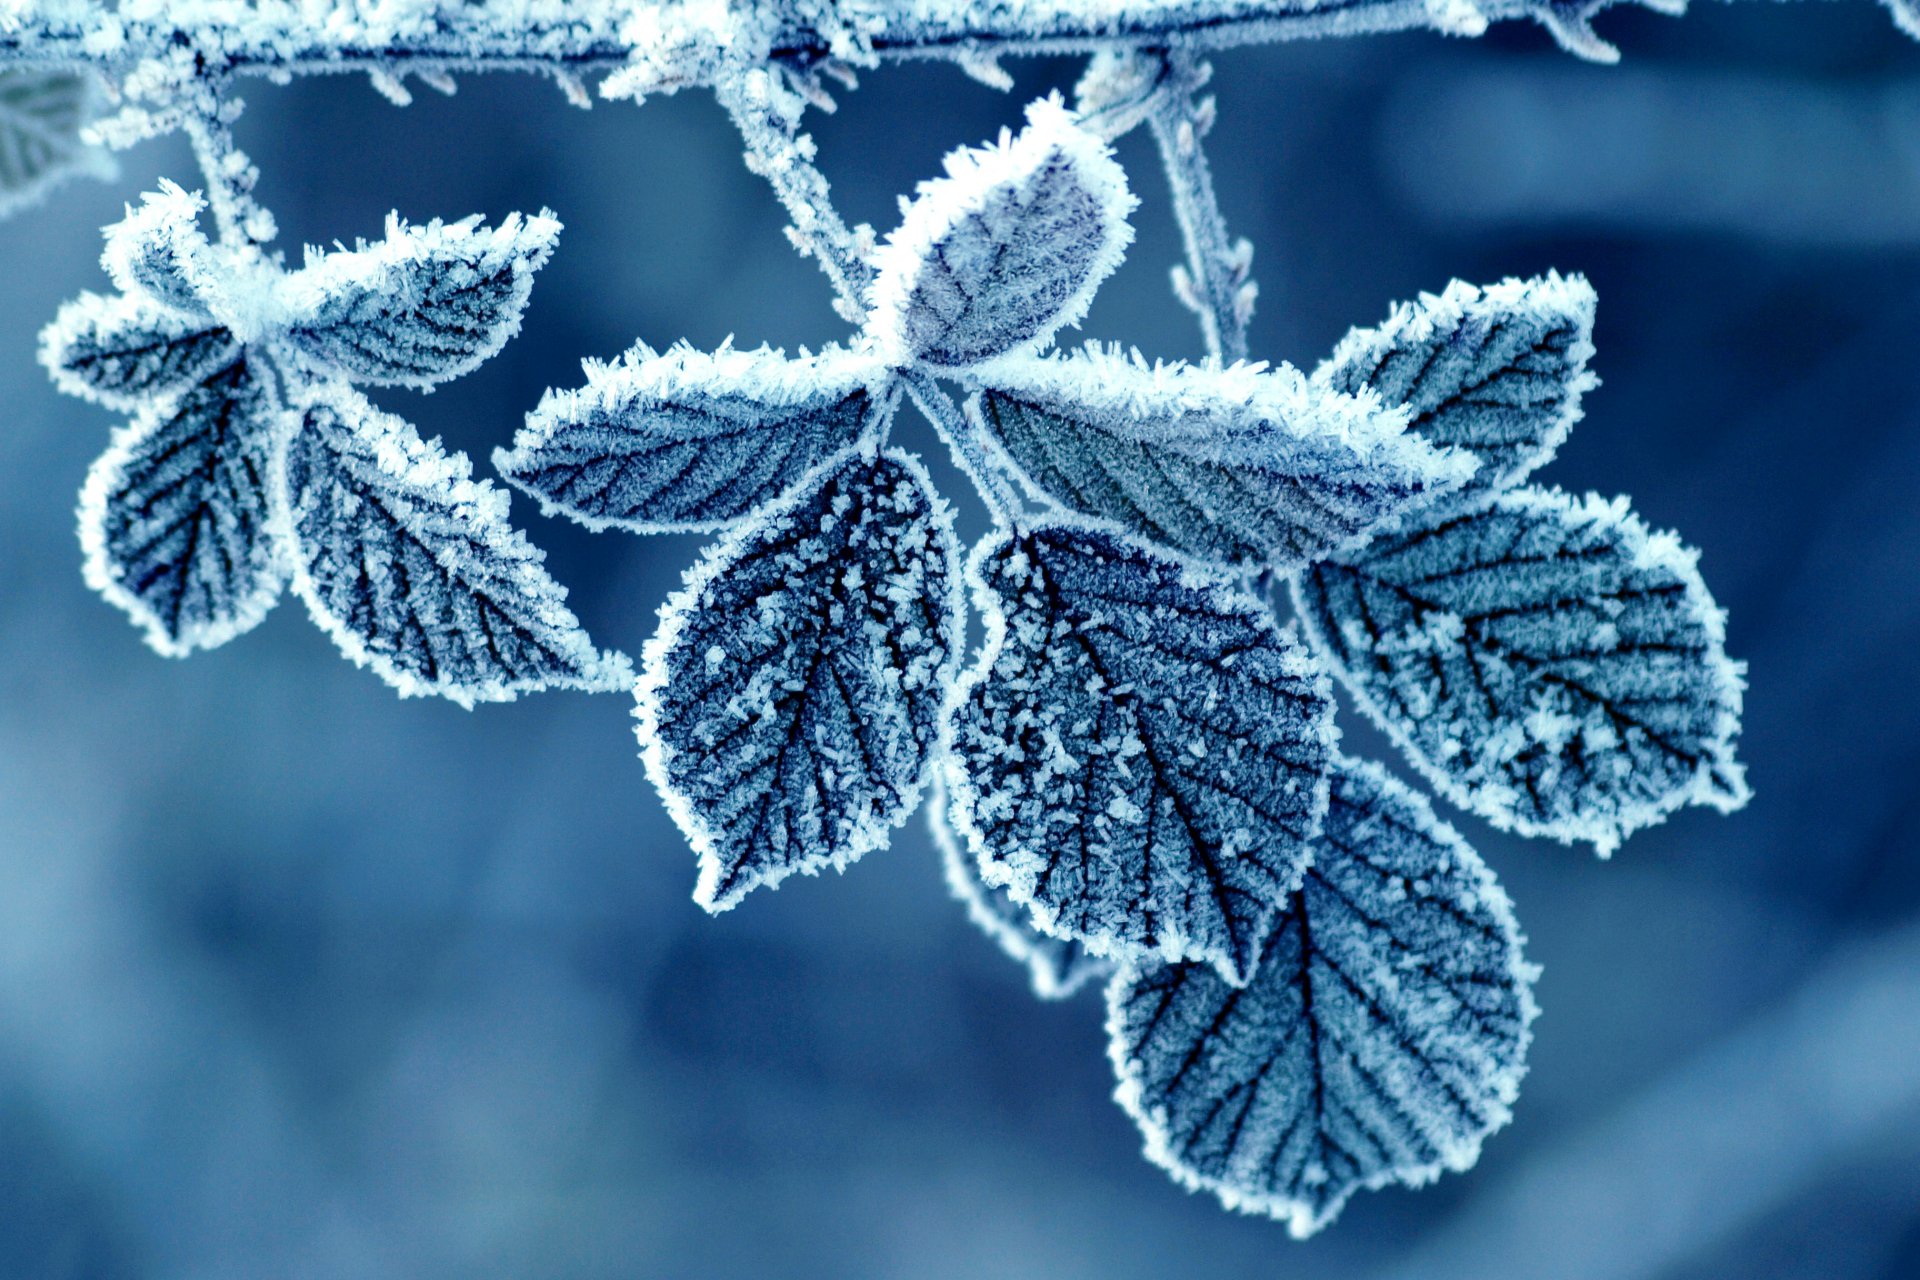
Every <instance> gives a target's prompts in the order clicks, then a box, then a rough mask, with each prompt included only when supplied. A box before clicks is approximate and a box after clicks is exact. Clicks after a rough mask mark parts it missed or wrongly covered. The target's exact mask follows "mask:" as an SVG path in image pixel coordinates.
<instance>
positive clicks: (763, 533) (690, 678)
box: [636, 450, 960, 911]
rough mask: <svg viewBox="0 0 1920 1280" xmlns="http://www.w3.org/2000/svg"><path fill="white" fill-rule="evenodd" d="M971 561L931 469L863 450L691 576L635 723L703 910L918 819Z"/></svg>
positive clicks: (662, 634) (732, 539)
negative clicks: (914, 815)
mask: <svg viewBox="0 0 1920 1280" xmlns="http://www.w3.org/2000/svg"><path fill="white" fill-rule="evenodd" d="M955 557H956V550H955V544H954V539H953V519H952V515H951V513H950V512H949V511H948V510H947V507H946V504H945V503H944V502H942V501H941V500H940V498H939V496H938V495H937V494H936V493H935V492H934V490H933V487H932V482H931V481H930V480H928V478H927V475H926V472H925V471H924V470H923V469H922V468H921V466H920V464H919V463H918V462H917V461H915V460H914V459H913V458H911V457H909V456H908V455H906V454H904V453H899V452H894V451H889V452H886V453H883V454H880V455H879V456H877V457H875V456H871V455H870V454H868V453H867V452H866V451H864V450H852V451H849V452H847V453H845V454H843V455H842V456H841V457H839V458H837V459H833V460H830V461H829V462H828V463H826V464H825V465H824V466H823V467H822V468H821V469H820V471H819V473H818V474H817V475H816V476H815V478H814V479H813V480H812V481H810V482H808V483H806V484H804V485H803V486H802V487H801V489H800V490H799V491H798V492H796V493H795V494H794V495H793V496H792V497H790V498H788V499H787V500H786V501H785V502H783V503H781V504H780V505H778V506H777V507H775V508H773V509H772V510H770V511H769V512H767V513H766V515H765V516H764V517H763V518H761V519H760V520H758V521H756V522H754V523H753V524H750V525H747V526H744V527H742V528H741V529H739V530H738V531H736V532H735V533H733V534H731V535H729V536H728V537H726V538H724V539H722V540H721V541H720V542H718V543H716V544H714V545H713V546H712V547H710V548H709V549H708V551H707V553H706V555H705V556H704V557H703V558H702V559H701V561H700V563H699V564H698V565H696V566H695V567H694V568H693V569H692V570H691V571H690V572H689V573H688V574H687V582H686V586H685V587H684V588H683V589H682V590H681V591H679V592H678V593H677V594H675V595H674V597H673V598H672V599H671V600H670V601H668V603H667V605H666V607H665V608H664V609H662V610H661V621H660V630H659V631H658V632H657V633H656V634H655V635H654V637H653V639H652V640H651V641H650V642H649V643H648V645H647V650H646V659H645V662H644V669H643V671H642V674H641V678H640V684H639V686H638V689H637V695H638V704H639V705H638V710H637V712H636V715H637V719H638V724H639V730H638V731H639V736H640V742H641V745H642V748H643V755H644V758H645V760H646V765H647V774H648V776H649V777H650V778H652V779H653V783H654V785H655V786H656V787H658V788H659V789H660V793H661V795H662V796H663V797H665V799H666V802H667V809H668V812H670V813H671V814H672V815H673V817H674V820H675V821H676V822H678V823H679V824H680V829H681V830H682V831H684V832H685V833H686V835H687V838H688V840H689V841H691V843H692V844H693V848H694V852H695V853H696V854H698V855H699V858H700V879H699V884H698V886H697V887H696V888H695V890H694V899H695V901H697V902H699V903H700V904H701V905H702V906H704V907H706V908H707V909H708V910H710V911H724V910H726V909H727V908H728V907H731V906H733V905H735V904H736V903H738V902H739V901H740V899H741V898H742V897H744V896H745V895H746V893H747V891H748V890H750V889H752V888H754V887H756V886H759V885H766V886H768V887H771V886H773V885H776V884H778V883H780V881H782V880H784V879H785V878H786V877H788V876H790V875H792V874H794V873H795V872H803V873H806V874H810V875H811V874H815V873H818V872H819V871H820V870H821V869H823V868H826V867H832V868H833V869H835V870H836V871H838V870H844V869H845V868H846V866H847V865H848V864H849V863H851V862H853V861H854V860H855V859H856V858H858V857H860V855H861V854H863V853H866V852H868V851H870V850H872V849H877V848H879V847H881V846H882V845H884V844H885V843H886V841H887V839H888V836H889V833H890V832H891V830H892V828H894V827H895V826H898V825H899V824H900V823H901V822H903V821H904V820H905V819H906V817H907V815H908V814H909V813H911V812H912V810H913V807H914V805H915V804H916V803H917V802H918V801H919V798H920V791H921V788H922V787H923V786H924V785H925V784H926V776H927V767H928V761H929V759H930V758H931V756H932V752H933V748H934V742H935V738H936V737H937V733H938V729H939V713H940V706H941V700H942V698H943V697H944V695H945V693H946V689H947V687H948V685H949V683H950V682H951V679H952V672H953V663H954V656H955V654H956V653H957V651H958V649H959V642H960V613H959V598H958V589H957V580H958V574H957V568H956V564H955Z"/></svg>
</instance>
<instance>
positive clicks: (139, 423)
mask: <svg viewBox="0 0 1920 1280" xmlns="http://www.w3.org/2000/svg"><path fill="white" fill-rule="evenodd" d="M228 355H229V357H233V352H232V351H231V349H229V351H228ZM277 417H278V409H277V407H276V405H275V401H274V397H273V393H272V391H271V389H270V388H269V387H268V385H267V384H266V383H265V382H264V381H263V380H262V379H261V377H260V376H259V374H258V373H257V372H256V371H255V370H254V369H253V367H252V366H251V365H250V364H249V363H248V362H247V360H246V359H244V358H229V359H227V360H226V361H225V362H224V363H223V364H221V365H220V366H219V367H218V368H216V369H213V370H211V371H208V372H205V373H204V374H203V375H202V376H201V377H200V378H199V380H198V381H196V382H194V383H193V384H192V385H191V386H190V387H189V388H188V389H187V391H186V392H185V394H184V395H181V396H179V397H177V398H176V399H173V400H166V401H162V402H161V407H158V408H154V409H150V410H147V411H145V412H143V413H141V414H140V415H139V416H137V417H135V418H134V419H133V421H132V422H130V423H128V424H127V425H126V426H124V427H122V428H120V430H119V431H118V432H116V433H115V434H114V438H113V443H112V445H110V446H109V447H108V449H107V451H106V452H105V453H103V454H102V455H100V457H99V459H98V460H97V461H95V462H94V464H93V468H92V470H90V471H89V472H88V473H87V481H86V484H85V486H84V487H83V488H82V489H81V493H80V543H81V547H82V548H83V550H84V551H85V553H86V562H85V569H86V579H87V585H88V586H90V587H92V588H93V589H94V590H96V591H98V592H100V593H101V594H102V595H103V596H105V597H106V598H107V599H108V600H109V601H110V602H112V603H113V604H115V605H117V606H118V607H120V608H121V609H124V610H125V611H126V612H127V613H128V614H129V615H131V616H132V618H133V619H134V621H135V622H137V623H139V624H140V626H141V628H142V629H143V630H144V631H145V632H146V636H147V643H149V644H150V645H152V646H153V647H154V648H155V649H157V650H158V651H159V652H161V653H163V654H167V655H169V656H171V657H183V656H185V655H186V654H188V653H190V652H192V651H193V650H195V649H210V648H213V647H214V646H216V645H220V644H224V643H225V642H226V641H228V640H230V639H232V638H233V637H234V636H236V635H239V634H240V633H241V632H243V631H246V630H248V629H249V628H251V627H253V626H254V625H255V624H256V623H258V622H259V621H260V619H262V618H264V617H265V616H266V615H267V611H268V610H269V609H271V608H272V607H273V605H274V602H275V601H276V600H278V599H279V596H280V589H281V587H282V586H283V585H284V583H285V581H286V577H287V563H286V554H285V551H284V549H283V547H282V545H281V543H280V542H279V540H278V538H277V537H276V535H275V533H274V531H273V529H272V526H271V521H270V518H269V504H268V497H267V495H268V489H267V483H268V470H269V465H268V464H269V459H270V457H271V455H272V452H273V446H274V442H275V433H276V432H277V430H278V425H277Z"/></svg>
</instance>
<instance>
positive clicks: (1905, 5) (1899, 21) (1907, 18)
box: [1886, 0, 1920, 40]
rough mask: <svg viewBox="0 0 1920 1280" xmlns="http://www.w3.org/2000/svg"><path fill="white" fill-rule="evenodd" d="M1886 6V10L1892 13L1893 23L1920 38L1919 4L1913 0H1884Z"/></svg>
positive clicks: (1917, 38)
mask: <svg viewBox="0 0 1920 1280" xmlns="http://www.w3.org/2000/svg"><path fill="white" fill-rule="evenodd" d="M1886 6H1887V12H1889V13H1891V14H1892V15H1893V21H1894V25H1895V26H1897V27H1899V28H1900V29H1901V30H1902V31H1904V32H1906V33H1907V34H1908V35H1910V36H1912V37H1913V38H1914V39H1916V40H1920V4H1916V3H1915V0H1886Z"/></svg>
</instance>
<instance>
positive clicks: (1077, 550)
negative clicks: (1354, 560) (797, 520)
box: [947, 522, 1334, 983]
mask: <svg viewBox="0 0 1920 1280" xmlns="http://www.w3.org/2000/svg"><path fill="white" fill-rule="evenodd" d="M968 573H969V580H970V582H971V584H972V586H973V589H974V595H975V598H976V600H977V601H978V603H979V607H980V610H981V613H982V615H983V617H984V618H985V622H986V642H985V647H984V649H983V651H982V653H981V656H980V660H979V663H978V665H977V666H975V667H974V668H973V669H971V670H970V671H969V672H968V673H967V675H966V677H965V679H964V680H963V681H962V683H961V686H960V688H959V690H958V691H957V693H956V706H955V709H954V712H953V715H954V724H953V730H952V733H953V737H952V745H951V748H950V758H949V760H948V764H947V788H948V794H949V795H950V796H951V798H952V801H951V805H950V807H949V816H950V818H951V819H952V821H953V823H954V826H955V829H956V830H958V831H959V832H961V834H962V835H964V836H965V837H966V838H967V840H968V842H969V844H970V845H971V846H972V848H973V850H974V851H975V853H976V854H977V855H978V857H979V859H980V870H981V874H982V876H983V878H984V879H985V880H986V881H987V882H988V883H989V884H994V885H1004V886H1006V887H1007V888H1008V890H1009V891H1010V892H1011V893H1012V896H1013V899H1014V900H1015V901H1016V902H1019V903H1021V904H1023V905H1027V906H1030V907H1031V908H1032V909H1033V914H1034V923H1035V924H1036V925H1037V926H1038V927H1040V928H1041V929H1044V930H1045V931H1047V932H1049V933H1054V934H1058V935H1060V936H1064V937H1072V938H1078V939H1080V940H1081V941H1084V942H1085V943H1086V944H1087V945H1088V947H1089V948H1091V949H1092V950H1093V951H1095V952H1097V953H1099V954H1101V955H1107V956H1112V957H1114V958H1116V959H1122V960H1131V959H1145V958H1148V957H1155V956H1157V957H1160V958H1163V959H1167V960H1188V959H1191V960H1205V961H1207V962H1208V963H1210V964H1212V965H1214V966H1215V967H1216V968H1218V969H1219V970H1220V972H1221V974H1222V975H1223V976H1224V977H1226V978H1227V979H1228V980H1229V981H1231V982H1236V983H1239V982H1244V981H1245V980H1246V978H1247V977H1248V976H1249V975H1250V974H1251V972H1252V966H1253V964H1254V961H1255V958H1256V957H1257V956H1258V955H1259V951H1260V946H1261V944H1262V943H1263V942H1264V941H1265V940H1266V936H1267V932H1268V930H1269V929H1270V928H1271V926H1272V923H1273V917H1274V913H1275V912H1276V910H1277V909H1278V906H1279V904H1280V903H1282V902H1284V901H1285V900H1286V895H1287V894H1288V893H1290V892H1291V891H1292V890H1293V889H1294V887H1295V886H1296V885H1298V884H1299V882H1300V875H1301V873H1302V871H1303V870H1304V869H1305V866H1306V859H1307V856H1308V841H1309V840H1310V839H1311V838H1312V836H1313V834H1314V832H1315V831H1316V830H1317V829H1318V826H1319V821H1320V816H1321V814H1322V813H1323V812H1324V811H1325V809H1326V785H1327V784H1326V769H1327V760H1328V756H1329V753H1330V751H1331V750H1332V742H1333V737H1334V729H1333V708H1332V704H1331V703H1330V702H1329V701H1328V698H1327V680H1326V677H1325V676H1324V675H1322V674H1320V673H1319V671H1318V669H1317V667H1316V666H1315V664H1314V662H1313V659H1312V656H1311V655H1310V654H1309V653H1307V652H1306V651H1305V650H1304V649H1302V648H1301V647H1300V646H1299V645H1298V644H1297V643H1296V642H1295V641H1294V639H1293V638H1292V637H1291V636H1289V635H1284V634H1282V633H1281V632H1279V631H1277V630H1276V629H1275V628H1274V625H1273V620H1272V615H1271V614H1270V613H1269V612H1268V611H1267V609H1266V608H1265V607H1264V606H1263V605H1262V604H1261V603H1260V602H1259V601H1258V600H1255V599H1254V598H1253V597H1251V596H1249V595H1247V594H1246V593H1245V592H1243V591H1241V590H1239V589H1238V588H1237V587H1235V586H1234V585H1233V584H1232V583H1231V581H1229V580H1228V579H1226V578H1224V577H1221V576H1219V575H1217V574H1214V573H1212V572H1209V571H1207V570H1204V569H1201V568H1199V567H1197V566H1194V565H1190V564H1188V563H1186V562H1183V561H1179V560H1175V559H1172V558H1170V557H1168V556H1164V555H1162V554H1160V553H1159V552H1156V551H1154V550H1153V549H1152V548H1150V547H1147V546H1145V545H1144V544H1142V543H1139V542H1137V541H1134V540H1133V539H1131V538H1128V537H1125V536H1124V535H1122V534H1120V533H1119V532H1117V531H1110V530H1108V529H1106V528H1103V527H1099V526H1092V525H1086V524H1080V523H1066V522H1060V523H1043V524H1039V525H1036V526H1033V527H1032V528H1030V529H1029V530H1028V531H1027V532H1025V533H1021V534H1000V535H998V536H996V537H993V538H990V539H988V540H987V541H986V542H984V543H983V544H981V546H980V547H979V548H978V549H977V550H976V551H975V553H974V558H973V561H972V563H971V564H970V566H969V569H968Z"/></svg>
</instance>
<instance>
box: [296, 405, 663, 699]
mask: <svg viewBox="0 0 1920 1280" xmlns="http://www.w3.org/2000/svg"><path fill="white" fill-rule="evenodd" d="M297 407H298V410H299V412H300V415H301V417H300V421H299V424H298V426H297V428H296V430H295V431H294V434H293V438H292V440H291V441H290V442H289V443H288V445H287V448H286V449H285V450H284V468H283V473H282V475H281V477H280V480H279V484H278V486H277V488H278V490H279V499H278V500H279V501H280V502H281V503H283V504H284V505H283V511H284V515H283V519H284V520H285V522H286V527H287V530H288V535H289V538H290V541H291V544H292V546H293V549H294V556H295V572H294V579H293V582H294V589H295V590H296V591H297V592H298V593H299V595H300V597H301V598H302V599H303V600H305V601H306V603H307V609H308V611H309V612H310V613H311V614H312V615H313V619H314V621H315V622H316V623H318V624H319V626H320V628H321V629H322V630H323V631H325V632H327V633H328V634H329V635H330V636H332V637H333V640H334V643H336V644H338V645H339V646H340V649H341V651H342V652H343V653H345V654H346V655H347V656H348V657H349V658H352V659H353V660H354V661H355V662H357V663H359V664H360V665H362V666H365V667H370V668H372V669H373V671H374V672H375V673H376V674H377V675H379V677H380V678H381V679H382V680H385V681H386V682H387V683H388V684H391V685H393V686H394V687H395V688H396V689H398V690H399V691H400V693H401V695H402V696H403V697H413V696H417V695H424V694H440V695H441V696H443V697H446V698H449V699H451V700H452V701H454V702H457V703H459V704H460V705H461V706H469V707H470V706H472V705H473V704H474V703H476V702H503V701H507V700H509V699H512V698H513V697H515V696H516V695H517V694H519V693H520V692H522V691H523V690H530V689H555V688H567V689H585V690H589V691H594V692H600V691H611V690H614V689H625V688H628V687H630V686H631V683H632V679H633V673H632V671H631V669H630V668H629V667H628V665H627V661H626V659H625V658H623V657H621V656H620V655H619V654H614V653H608V654H602V653H600V652H598V651H597V650H596V649H595V648H594V647H593V644H592V642H591V641H589V640H588V639H587V636H586V634H585V633H584V632H583V631H582V630H581V629H580V623H579V621H578V620H577V619H576V618H575V617H574V616H573V613H572V612H571V611H570V610H569V609H568V608H567V607H566V604H565V601H566V595H567V593H566V589H565V588H564V587H561V586H560V585H559V584H558V583H556V582H554V580H553V579H552V578H550V577H549V576H548V575H547V571H546V570H545V569H544V568H542V567H541V561H542V560H544V559H545V557H544V556H543V555H542V554H541V552H540V551H539V550H537V549H536V548H534V547H533V546H532V545H530V544H529V543H528V542H527V540H526V539H525V538H524V537H523V536H521V534H520V533H519V532H517V531H516V530H515V529H514V528H513V527H512V526H511V525H509V524H508V523H507V496H506V494H505V493H503V492H501V491H500V490H498V489H495V488H493V487H492V486H491V485H489V484H487V483H486V482H485V481H484V480H481V481H476V480H472V479H470V478H469V470H470V469H469V467H468V464H467V460H466V458H465V457H464V456H463V455H460V454H452V455H448V454H446V453H444V452H442V451H441V449H440V447H439V444H438V442H437V441H436V442H433V443H427V442H424V441H422V440H421V439H420V437H419V436H418V435H417V434H416V433H415V432H414V429H413V428H412V427H411V426H409V425H408V424H407V423H405V422H403V421H401V420H400V419H399V418H396V417H394V416H393V415H392V414H389V413H382V412H381V411H380V410H378V409H376V408H374V407H373V405H371V404H369V403H368V402H367V401H366V400H365V399H363V398H362V397H361V396H360V395H358V394H357V393H355V392H354V391H352V390H350V389H348V388H346V387H342V386H318V387H309V388H307V389H305V390H304V391H303V392H302V394H301V397H300V401H299V404H298V406H297Z"/></svg>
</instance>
